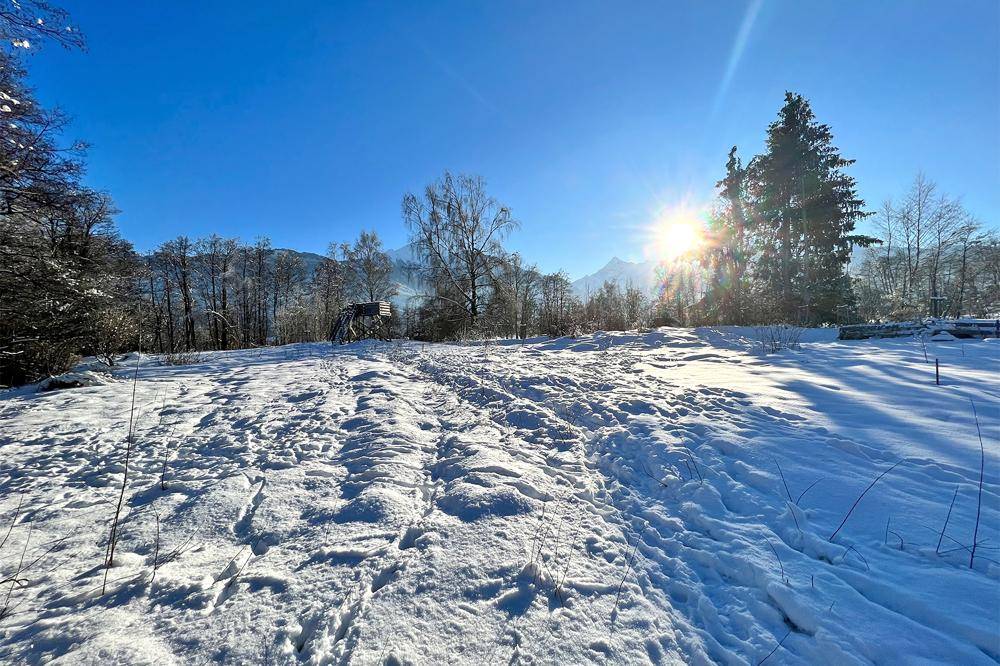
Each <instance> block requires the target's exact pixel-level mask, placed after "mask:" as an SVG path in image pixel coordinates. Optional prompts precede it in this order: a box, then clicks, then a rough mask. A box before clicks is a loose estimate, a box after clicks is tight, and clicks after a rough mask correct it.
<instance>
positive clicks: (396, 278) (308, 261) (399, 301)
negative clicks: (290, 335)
mask: <svg viewBox="0 0 1000 666" xmlns="http://www.w3.org/2000/svg"><path fill="white" fill-rule="evenodd" d="M275 252H291V253H292V254H294V255H296V256H298V257H299V258H300V259H301V260H302V265H303V268H304V269H305V271H306V274H307V275H311V274H312V273H313V271H314V270H315V269H316V266H317V265H319V263H320V261H322V260H323V257H322V256H321V255H319V254H316V253H314V252H299V251H298V250H290V249H287V248H279V249H277V250H275ZM386 254H388V255H389V259H390V260H391V261H392V281H393V282H394V283H395V284H396V288H397V291H398V293H397V295H396V296H394V297H393V298H392V302H393V303H394V304H395V305H396V307H399V308H401V307H403V306H405V305H407V303H410V302H411V301H412V300H413V299H414V298H415V297H417V295H418V294H419V293H420V286H419V284H418V283H417V279H416V276H414V275H412V272H411V271H409V270H408V269H407V266H408V265H409V264H411V263H413V262H414V261H415V260H416V256H415V255H414V251H413V247H412V246H411V245H404V246H403V247H401V248H398V249H395V250H388V251H387V252H386ZM608 281H610V282H614V283H615V284H617V285H618V286H619V287H621V288H625V287H627V286H633V287H637V288H639V289H641V290H642V291H643V292H645V293H650V292H651V291H652V290H653V288H654V286H655V282H656V263H655V262H652V261H643V262H635V261H624V260H622V259H619V258H618V257H613V258H612V259H611V261H609V262H608V263H607V264H605V265H604V266H603V267H601V268H600V269H598V270H596V271H594V272H593V273H588V274H587V275H584V276H583V277H581V278H579V279H577V280H573V282H572V283H571V285H572V288H573V293H574V294H575V295H576V296H577V297H579V298H581V299H586V298H587V296H588V295H590V294H593V293H595V292H596V291H597V290H599V289H600V288H601V285H603V284H604V283H605V282H608Z"/></svg>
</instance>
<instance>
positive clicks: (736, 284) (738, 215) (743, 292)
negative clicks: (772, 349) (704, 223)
mask: <svg viewBox="0 0 1000 666" xmlns="http://www.w3.org/2000/svg"><path fill="white" fill-rule="evenodd" d="M747 173H748V170H747V167H745V166H743V163H742V161H741V160H740V158H739V155H737V153H736V146H733V148H732V150H730V151H729V159H728V161H727V162H726V177H725V178H723V179H722V180H720V181H719V182H718V183H716V187H718V188H719V198H720V205H719V207H718V208H717V209H716V211H715V212H714V213H713V215H712V216H711V217H710V218H709V221H708V230H709V233H710V236H711V240H712V242H711V243H709V244H708V246H707V248H708V249H707V256H706V259H707V263H708V266H709V269H710V271H711V276H710V283H709V293H708V297H709V303H708V305H709V306H710V308H711V309H712V313H713V315H714V316H713V319H714V320H715V321H717V322H720V323H731V324H743V323H745V322H746V318H747V303H746V296H747V284H746V270H747V262H748V259H749V251H748V246H747V242H748V235H747V231H748V230H747V201H746V186H747Z"/></svg>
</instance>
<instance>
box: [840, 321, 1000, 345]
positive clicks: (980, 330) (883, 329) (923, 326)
mask: <svg viewBox="0 0 1000 666" xmlns="http://www.w3.org/2000/svg"><path fill="white" fill-rule="evenodd" d="M939 333H948V334H950V335H952V336H954V337H956V338H994V337H995V338H1000V319H933V318H932V319H927V320H925V321H910V322H896V323H887V324H853V325H851V326H841V327H840V333H839V335H838V337H839V338H840V339H841V340H865V339H867V338H902V337H909V336H911V335H924V336H927V337H933V336H935V335H937V334H939Z"/></svg>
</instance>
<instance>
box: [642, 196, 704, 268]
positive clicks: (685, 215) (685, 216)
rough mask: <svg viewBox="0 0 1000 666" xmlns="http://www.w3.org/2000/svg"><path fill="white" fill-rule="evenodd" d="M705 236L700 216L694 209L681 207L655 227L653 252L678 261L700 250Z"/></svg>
mask: <svg viewBox="0 0 1000 666" xmlns="http://www.w3.org/2000/svg"><path fill="white" fill-rule="evenodd" d="M704 238H705V235H704V225H703V224H702V221H701V219H700V216H699V215H698V214H697V213H696V212H694V211H692V210H688V209H684V208H679V209H677V210H673V211H671V212H669V213H667V214H666V215H664V216H663V217H662V218H661V220H660V221H659V222H658V223H657V224H656V225H655V226H654V227H653V229H652V241H653V242H652V245H653V248H652V249H653V254H654V255H655V256H656V258H658V259H661V260H667V261H677V260H679V259H682V258H684V257H688V256H690V255H692V254H693V253H694V252H695V251H696V250H698V248H700V247H701V245H702V244H703V243H704Z"/></svg>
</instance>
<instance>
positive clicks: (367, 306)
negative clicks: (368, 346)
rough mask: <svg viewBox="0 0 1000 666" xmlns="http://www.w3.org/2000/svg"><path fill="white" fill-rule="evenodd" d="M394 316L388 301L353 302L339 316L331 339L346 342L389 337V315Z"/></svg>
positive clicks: (335, 341)
mask: <svg viewBox="0 0 1000 666" xmlns="http://www.w3.org/2000/svg"><path fill="white" fill-rule="evenodd" d="M391 316H392V310H391V309H390V306H389V302H388V301H374V302H372V303H351V304H350V305H348V306H346V307H344V308H343V309H342V310H341V311H340V314H339V315H338V316H337V321H336V322H334V324H333V329H332V330H331V331H330V341H331V342H333V343H340V344H344V343H345V342H354V341H355V340H363V339H365V338H378V339H379V340H388V339H389V317H391Z"/></svg>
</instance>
